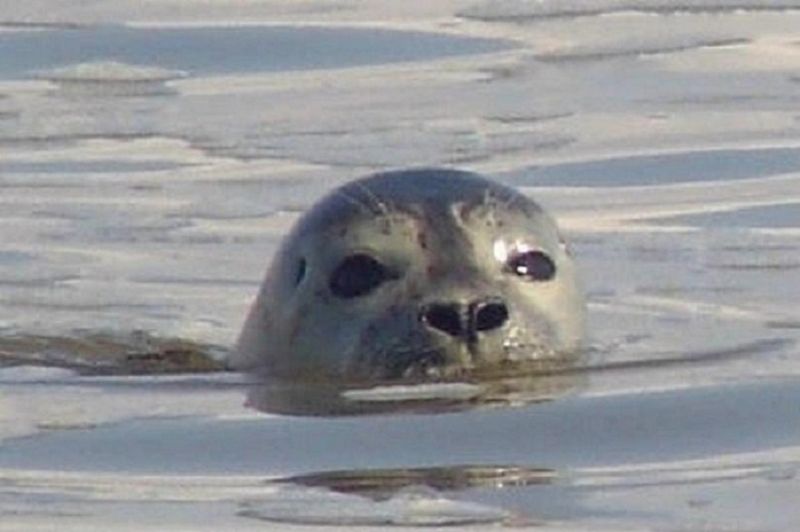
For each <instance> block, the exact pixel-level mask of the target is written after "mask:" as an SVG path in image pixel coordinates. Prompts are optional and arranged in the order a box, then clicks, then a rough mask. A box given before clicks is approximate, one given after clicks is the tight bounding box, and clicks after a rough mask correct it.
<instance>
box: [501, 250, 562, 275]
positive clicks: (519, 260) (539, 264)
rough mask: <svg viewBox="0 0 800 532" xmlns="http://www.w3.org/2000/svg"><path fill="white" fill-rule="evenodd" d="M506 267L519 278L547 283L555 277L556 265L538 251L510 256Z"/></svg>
mask: <svg viewBox="0 0 800 532" xmlns="http://www.w3.org/2000/svg"><path fill="white" fill-rule="evenodd" d="M506 267H507V268H508V270H509V271H511V272H512V273H515V274H516V275H518V276H519V277H523V278H525V279H528V280H531V281H549V280H550V279H552V278H553V277H555V276H556V265H555V263H554V262H553V259H551V258H550V257H549V256H548V255H547V254H546V253H544V252H543V251H538V250H530V251H524V252H522V253H516V254H514V255H511V256H510V257H509V258H508V261H506Z"/></svg>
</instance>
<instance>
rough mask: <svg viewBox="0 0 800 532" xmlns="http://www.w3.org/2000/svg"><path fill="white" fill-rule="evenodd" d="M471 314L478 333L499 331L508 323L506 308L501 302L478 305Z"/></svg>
mask: <svg viewBox="0 0 800 532" xmlns="http://www.w3.org/2000/svg"><path fill="white" fill-rule="evenodd" d="M473 312H475V318H474V319H475V322H474V327H475V330H476V331H478V332H480V331H491V330H492V329H499V328H500V327H502V326H503V324H504V323H505V322H506V321H508V307H506V304H505V303H503V302H502V301H492V302H489V303H482V304H478V305H476V306H475V307H474V311H473Z"/></svg>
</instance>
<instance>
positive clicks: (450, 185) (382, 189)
mask: <svg viewBox="0 0 800 532" xmlns="http://www.w3.org/2000/svg"><path fill="white" fill-rule="evenodd" d="M487 203H496V204H503V205H504V206H506V208H508V209H513V210H516V211H519V212H521V214H524V215H526V216H535V215H538V214H540V213H541V212H542V211H541V208H540V207H539V206H538V205H537V204H536V203H534V202H533V201H532V200H530V199H529V198H528V197H526V196H524V195H522V194H520V193H519V192H517V191H516V190H514V189H512V188H510V187H507V186H505V185H501V184H499V183H495V182H493V181H489V180H488V179H485V178H483V177H481V176H479V175H477V174H473V173H470V172H463V171H459V170H449V169H440V168H436V169H418V170H402V171H395V172H385V173H380V174H375V175H372V176H370V177H367V178H364V179H360V180H357V181H353V182H351V183H348V184H346V185H344V186H342V187H340V188H338V189H336V190H334V191H333V192H331V193H330V194H329V195H328V196H326V197H325V198H323V199H322V200H321V201H320V202H319V203H318V204H317V205H315V206H314V207H313V208H312V209H311V210H310V211H308V212H307V213H306V215H305V216H304V217H303V220H302V222H301V226H302V227H304V228H306V229H313V228H318V227H328V226H330V225H334V224H343V223H344V224H346V223H349V222H350V221H352V220H353V219H356V218H364V217H374V216H387V215H391V214H393V213H397V212H419V211H421V210H428V209H429V208H430V207H431V206H435V207H437V208H442V207H449V206H453V205H459V206H461V207H462V209H466V210H470V209H472V208H475V207H479V206H482V205H485V204H487Z"/></svg>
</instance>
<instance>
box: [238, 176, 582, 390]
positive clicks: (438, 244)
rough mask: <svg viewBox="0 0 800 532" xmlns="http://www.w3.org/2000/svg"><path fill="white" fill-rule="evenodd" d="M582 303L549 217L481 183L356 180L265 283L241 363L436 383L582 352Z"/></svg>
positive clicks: (282, 255)
mask: <svg viewBox="0 0 800 532" xmlns="http://www.w3.org/2000/svg"><path fill="white" fill-rule="evenodd" d="M583 321H584V302H583V298H582V294H581V292H580V288H579V283H578V280H577V277H576V272H575V268H574V265H573V262H572V260H571V258H570V256H569V255H568V254H567V252H566V247H565V245H564V244H563V242H562V241H561V240H560V239H559V236H558V231H557V229H556V226H555V224H554V222H553V221H552V219H551V218H550V217H549V216H548V215H547V214H546V213H545V212H544V211H543V210H542V209H541V208H540V207H539V206H538V205H536V204H535V203H533V202H532V201H531V200H529V199H528V198H527V197H525V196H523V195H521V194H519V193H518V192H516V191H514V190H512V189H509V188H507V187H504V186H501V185H498V184H496V183H493V182H490V181H488V180H485V179H483V178H481V177H478V176H476V175H474V174H468V173H464V172H455V171H449V170H416V171H404V172H394V173H388V174H380V175H377V176H373V177H370V178H367V179H364V180H361V181H356V182H353V183H351V184H349V185H346V186H344V187H342V188H340V189H338V190H336V191H334V193H332V194H331V195H330V196H328V197H327V198H325V199H324V200H322V201H321V202H320V203H319V204H317V205H316V206H315V207H314V208H312V209H311V210H310V211H309V212H308V213H307V214H306V215H305V216H304V217H303V219H302V220H301V221H300V222H299V223H298V225H297V227H296V228H295V229H294V231H293V232H292V233H291V234H290V235H289V237H288V238H287V240H286V242H285V243H284V246H283V248H282V249H281V250H280V252H279V253H278V255H277V257H276V259H275V261H274V263H273V266H272V268H271V269H270V272H269V274H268V276H267V278H266V280H265V281H264V284H263V286H262V290H261V292H260V294H259V297H258V300H257V301H256V303H255V305H254V306H253V309H252V311H251V313H250V316H249V317H248V320H247V322H246V324H245V327H244V330H243V332H242V336H241V338H240V341H239V349H238V353H237V358H235V359H234V364H235V365H237V366H239V367H255V366H264V367H265V368H267V369H268V370H270V371H272V372H273V373H277V374H281V375H303V376H310V375H315V374H321V375H325V376H351V377H365V378H380V379H385V378H403V377H430V376H437V377H438V376H447V375H451V374H454V373H455V374H458V373H461V372H463V371H465V370H470V369H473V368H485V367H494V366H501V365H504V364H508V363H509V362H514V361H520V360H530V359H542V358H552V357H557V356H560V355H561V354H563V353H566V352H570V351H574V350H575V349H577V348H578V346H579V344H580V341H581V337H582V334H583Z"/></svg>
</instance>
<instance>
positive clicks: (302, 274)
mask: <svg viewBox="0 0 800 532" xmlns="http://www.w3.org/2000/svg"><path fill="white" fill-rule="evenodd" d="M307 269H308V266H307V265H306V259H304V258H303V257H300V260H298V261H297V270H296V271H295V274H294V285H295V286H297V285H299V284H300V283H302V282H303V279H305V278H306V270H307Z"/></svg>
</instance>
